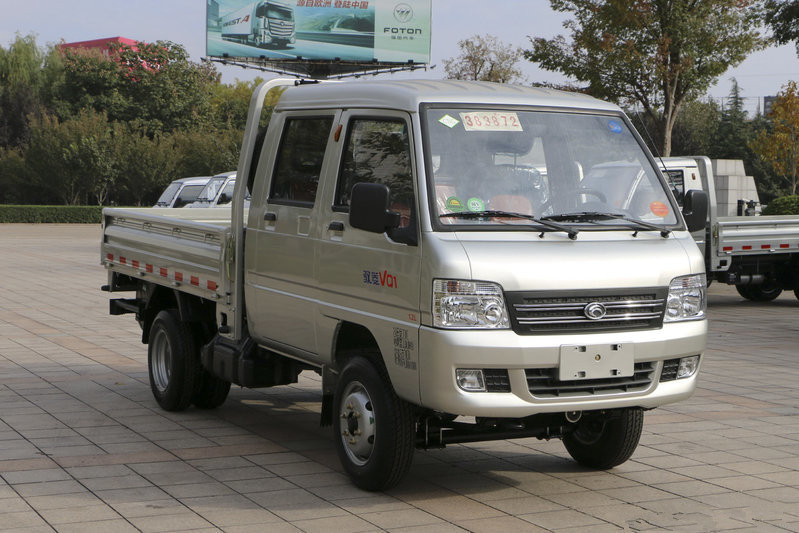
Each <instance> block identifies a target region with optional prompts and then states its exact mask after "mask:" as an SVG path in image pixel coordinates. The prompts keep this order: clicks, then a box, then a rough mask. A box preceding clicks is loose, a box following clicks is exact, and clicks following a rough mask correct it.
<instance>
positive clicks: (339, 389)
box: [333, 357, 415, 490]
mask: <svg viewBox="0 0 799 533" xmlns="http://www.w3.org/2000/svg"><path fill="white" fill-rule="evenodd" d="M333 405H334V414H335V417H336V418H335V420H334V423H333V435H334V439H335V443H336V451H337V452H338V456H339V460H340V461H341V464H342V466H343V467H344V470H346V471H347V473H348V474H349V475H350V477H351V478H352V480H353V483H355V485H357V486H358V487H360V488H362V489H365V490H386V489H389V488H391V487H393V486H394V485H396V484H397V483H399V481H400V480H401V479H402V478H403V476H405V474H406V473H407V472H408V469H409V468H410V467H411V462H412V461H413V451H414V447H415V446H414V419H413V408H412V407H411V405H410V404H408V403H407V402H405V401H403V400H401V399H400V398H399V397H397V395H396V394H395V393H394V389H393V388H392V387H391V383H389V381H388V377H387V376H386V375H385V374H384V372H380V371H378V370H377V368H375V365H373V364H372V363H371V362H370V361H369V360H367V359H365V358H363V357H355V358H353V359H352V360H351V361H350V362H349V363H348V364H347V366H345V367H344V370H343V371H342V372H341V375H340V376H339V380H338V384H337V386H336V393H335V397H334V403H333Z"/></svg>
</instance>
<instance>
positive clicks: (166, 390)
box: [147, 309, 200, 411]
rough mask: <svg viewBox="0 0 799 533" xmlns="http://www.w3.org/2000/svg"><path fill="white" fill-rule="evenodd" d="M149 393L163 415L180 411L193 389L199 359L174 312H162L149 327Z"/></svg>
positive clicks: (190, 338) (170, 310)
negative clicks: (167, 412)
mask: <svg viewBox="0 0 799 533" xmlns="http://www.w3.org/2000/svg"><path fill="white" fill-rule="evenodd" d="M147 367H148V371H149V374H150V389H152V391H153V396H155V401H157V402H158V405H160V406H161V408H162V409H165V410H166V411H183V410H185V409H186V408H187V407H189V405H191V400H192V397H193V395H194V392H195V390H196V386H197V380H198V377H199V372H200V357H199V352H198V351H197V347H196V344H195V342H194V337H193V335H192V333H191V329H190V328H189V327H188V326H187V325H186V324H184V323H183V322H181V321H180V319H179V318H178V315H177V311H174V310H172V309H169V310H164V311H161V312H160V313H158V315H156V317H155V320H153V324H152V326H151V327H150V337H149V341H148V345H147Z"/></svg>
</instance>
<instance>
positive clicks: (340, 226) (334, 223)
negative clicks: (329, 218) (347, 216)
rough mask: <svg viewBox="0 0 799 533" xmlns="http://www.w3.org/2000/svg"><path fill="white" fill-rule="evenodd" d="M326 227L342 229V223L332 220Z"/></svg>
mask: <svg viewBox="0 0 799 533" xmlns="http://www.w3.org/2000/svg"><path fill="white" fill-rule="evenodd" d="M327 229H328V230H330V231H344V223H343V222H339V221H338V220H334V221H333V222H331V223H330V224H328V225H327Z"/></svg>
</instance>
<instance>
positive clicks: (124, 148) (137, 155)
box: [114, 122, 180, 205]
mask: <svg viewBox="0 0 799 533" xmlns="http://www.w3.org/2000/svg"><path fill="white" fill-rule="evenodd" d="M176 160H177V158H176V157H175V144H174V141H173V139H172V138H171V136H170V135H169V134H162V133H156V134H155V135H153V136H152V137H151V136H148V135H146V134H145V133H144V131H143V130H142V128H140V127H139V124H138V123H135V122H134V123H132V124H130V125H128V127H127V128H126V132H125V134H124V136H122V137H121V138H119V139H118V141H117V165H118V168H119V173H118V178H117V187H116V190H115V195H114V200H115V201H116V202H117V203H120V204H123V205H153V204H154V203H155V201H156V199H157V198H158V196H159V195H160V194H161V192H163V190H164V189H165V188H166V186H167V185H168V184H169V183H170V182H171V181H172V180H174V179H176V178H178V177H180V176H178V175H177V174H176V173H175V167H176V163H177V161H176Z"/></svg>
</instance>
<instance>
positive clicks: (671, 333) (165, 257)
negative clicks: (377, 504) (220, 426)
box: [102, 80, 707, 490]
mask: <svg viewBox="0 0 799 533" xmlns="http://www.w3.org/2000/svg"><path fill="white" fill-rule="evenodd" d="M280 85H288V88H286V89H285V92H283V94H282V96H281V97H280V100H279V102H278V104H277V106H276V108H275V110H274V113H273V115H272V117H271V121H270V122H269V125H268V128H267V129H265V130H263V131H259V128H258V124H259V120H260V117H261V112H262V108H263V102H264V97H265V96H266V92H267V91H268V90H269V89H270V88H272V87H275V86H280ZM620 162H621V163H623V164H624V165H632V166H634V167H636V169H640V172H641V180H643V182H645V183H643V184H640V183H639V185H638V186H637V188H636V191H635V193H634V194H633V195H632V196H631V197H630V198H629V201H626V202H625V204H624V205H623V206H621V205H616V203H617V202H616V199H614V198H611V197H609V195H608V194H607V193H606V192H605V191H603V190H599V189H594V188H589V187H587V186H585V184H584V183H583V181H584V179H585V177H586V176H588V175H590V174H591V173H592V172H594V171H596V169H600V170H601V169H603V168H606V167H608V166H613V165H618V164H619V163H620ZM655 165H656V163H655V161H654V159H653V158H652V156H651V155H650V154H649V152H647V150H646V148H645V147H644V144H643V143H642V142H641V139H640V138H639V137H638V135H637V134H636V132H635V131H634V129H633V128H632V126H631V125H630V122H629V120H628V119H627V117H626V116H625V115H624V114H623V113H622V111H621V110H620V109H619V108H618V107H617V106H615V105H611V104H608V103H605V102H601V101H599V100H595V99H593V98H590V97H586V96H583V95H577V94H570V93H562V92H558V91H551V90H546V89H533V88H523V87H514V86H503V85H494V84H483V83H475V82H455V81H391V82H381V81H368V82H367V81H358V82H353V83H314V82H297V81H294V80H273V81H270V82H267V83H265V84H263V85H262V86H260V87H259V88H258V89H257V90H256V91H255V93H254V95H253V98H252V101H251V105H250V112H249V117H248V123H247V127H246V130H245V134H244V142H243V146H242V150H241V157H240V161H239V166H238V169H237V175H238V176H239V179H238V180H237V182H236V190H235V193H234V201H233V204H232V207H231V208H230V209H181V210H174V211H172V212H169V213H167V214H162V213H163V212H156V211H154V210H150V209H106V210H105V211H104V225H103V227H104V231H103V239H102V263H103V264H104V265H105V266H106V268H107V269H108V277H109V281H108V285H107V286H106V287H105V289H106V290H110V291H114V292H116V291H135V296H133V297H130V298H123V299H113V300H111V307H110V310H111V313H112V314H123V313H135V315H136V318H137V320H138V321H139V323H140V324H141V326H142V330H143V333H142V341H143V342H144V343H147V344H148V363H149V373H150V382H151V388H152V392H153V394H154V396H155V399H156V400H157V401H158V403H159V404H160V405H161V406H162V407H163V408H164V409H167V410H174V411H178V410H182V409H186V408H188V407H189V406H190V405H192V404H193V405H194V406H196V407H197V408H213V407H217V406H219V405H221V404H222V403H223V402H224V401H225V398H226V396H227V394H228V390H229V388H230V385H231V384H236V385H240V386H244V387H269V386H274V385H282V384H288V383H292V382H295V381H296V379H297V376H298V374H299V373H300V372H301V371H302V370H306V369H309V370H315V371H317V372H318V373H319V374H320V375H321V376H322V408H321V422H322V424H325V425H331V426H332V436H333V440H334V443H335V446H336V448H337V451H338V455H339V457H340V459H341V462H342V465H343V467H344V469H345V470H346V472H347V473H348V474H349V475H350V476H351V477H352V479H353V481H354V483H355V484H357V485H358V486H360V487H363V488H366V489H369V490H382V489H386V488H388V487H390V486H392V485H394V484H396V483H397V482H398V481H399V480H400V479H401V478H402V476H403V475H404V474H405V473H406V472H407V470H408V468H409V467H410V464H411V460H412V456H413V451H414V449H415V448H417V447H421V448H429V447H443V446H445V445H446V444H449V443H458V442H472V441H480V440H491V439H508V438H517V437H538V438H547V439H548V438H561V439H563V442H564V444H565V446H566V449H567V450H568V452H569V453H570V454H571V456H572V457H573V458H574V459H575V460H577V461H578V462H579V463H581V464H583V465H587V466H590V467H595V468H600V469H605V468H611V467H613V466H615V465H618V464H620V463H622V462H624V461H626V460H627V459H628V458H629V457H630V456H631V455H632V453H633V451H634V450H635V448H636V446H637V444H638V440H639V437H640V435H641V430H642V424H643V412H644V411H646V410H649V409H653V408H655V407H658V406H660V405H664V404H667V403H670V402H676V401H679V400H682V399H685V398H687V397H689V396H690V395H691V394H692V392H693V391H694V389H695V387H696V379H697V372H698V370H699V367H700V365H701V357H702V353H703V351H704V349H705V342H706V335H707V321H706V316H705V308H706V295H705V287H706V280H705V274H704V272H705V269H704V261H703V258H702V254H701V253H700V251H699V249H698V248H697V246H696V244H695V243H694V241H693V239H692V237H691V233H690V231H695V230H697V229H699V228H703V227H704V224H705V220H706V211H707V195H706V194H705V193H704V192H702V191H692V192H689V193H687V194H686V196H685V199H684V207H683V208H682V213H681V212H680V210H679V207H678V205H677V203H676V201H675V199H674V197H673V195H672V194H671V193H670V191H669V189H668V187H667V184H666V182H665V180H664V179H663V177H662V175H661V174H660V173H659V172H658V171H657V170H656V166H655ZM247 189H249V190H250V191H252V201H251V204H250V206H249V209H247V210H245V208H244V197H245V194H246V190H247Z"/></svg>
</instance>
